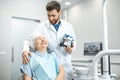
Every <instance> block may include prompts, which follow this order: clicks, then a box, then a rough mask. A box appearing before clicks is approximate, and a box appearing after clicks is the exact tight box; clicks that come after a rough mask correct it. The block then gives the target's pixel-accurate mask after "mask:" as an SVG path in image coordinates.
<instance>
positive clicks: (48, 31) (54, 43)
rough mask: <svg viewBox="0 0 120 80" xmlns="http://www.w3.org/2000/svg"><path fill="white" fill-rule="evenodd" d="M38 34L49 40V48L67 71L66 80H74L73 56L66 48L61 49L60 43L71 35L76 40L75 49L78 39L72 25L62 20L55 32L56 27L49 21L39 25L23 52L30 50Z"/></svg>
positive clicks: (25, 43) (26, 42)
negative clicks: (33, 37) (34, 37)
mask: <svg viewBox="0 0 120 80" xmlns="http://www.w3.org/2000/svg"><path fill="white" fill-rule="evenodd" d="M36 33H41V34H43V35H44V36H45V37H46V38H47V39H48V48H49V49H51V50H52V51H55V52H56V53H57V55H58V56H59V58H60V60H61V62H62V64H63V66H64V69H65V80H72V64H71V55H70V54H69V53H67V52H66V51H65V49H64V47H60V46H59V45H60V43H61V42H62V40H63V36H64V35H65V34H69V35H70V36H72V37H73V38H74V49H75V46H76V38H75V33H74V29H73V27H72V25H71V24H69V23H68V22H66V21H64V20H61V24H60V26H59V29H58V31H56V30H55V28H54V26H53V25H51V24H50V22H49V21H45V22H43V23H41V24H40V25H38V27H37V28H36V29H35V30H34V31H33V33H32V34H31V35H30V36H29V37H28V38H27V39H26V40H25V42H24V44H23V51H25V50H29V46H32V45H31V44H30V43H32V41H31V37H32V35H34V34H36Z"/></svg>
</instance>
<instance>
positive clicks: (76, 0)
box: [49, 0, 83, 9]
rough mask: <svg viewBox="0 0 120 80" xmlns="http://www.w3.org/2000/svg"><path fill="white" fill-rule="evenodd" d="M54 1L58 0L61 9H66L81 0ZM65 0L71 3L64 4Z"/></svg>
mask: <svg viewBox="0 0 120 80" xmlns="http://www.w3.org/2000/svg"><path fill="white" fill-rule="evenodd" d="M49 1H52V0H49ZM56 1H59V2H60V3H61V6H62V9H67V8H69V7H71V6H73V5H75V4H77V3H79V2H81V1H83V0H56ZM65 2H70V3H71V5H65Z"/></svg>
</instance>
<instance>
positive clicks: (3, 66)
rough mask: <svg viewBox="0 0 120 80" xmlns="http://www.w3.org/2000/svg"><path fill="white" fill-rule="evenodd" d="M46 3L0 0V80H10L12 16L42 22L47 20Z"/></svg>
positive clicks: (40, 1) (42, 0)
mask: <svg viewBox="0 0 120 80" xmlns="http://www.w3.org/2000/svg"><path fill="white" fill-rule="evenodd" d="M46 2H47V0H0V80H11V63H12V60H11V54H12V38H11V30H12V29H11V28H12V27H11V26H12V25H11V18H12V16H14V17H21V18H30V19H38V20H40V21H41V22H42V21H44V20H46V19H47V16H46V11H45V4H46ZM23 30H24V29H23ZM21 45H22V44H21Z"/></svg>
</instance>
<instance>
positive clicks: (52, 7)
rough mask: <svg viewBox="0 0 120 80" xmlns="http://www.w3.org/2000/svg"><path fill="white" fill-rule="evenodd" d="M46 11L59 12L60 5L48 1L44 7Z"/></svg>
mask: <svg viewBox="0 0 120 80" xmlns="http://www.w3.org/2000/svg"><path fill="white" fill-rule="evenodd" d="M46 10H47V11H51V10H57V12H59V11H60V10H61V5H60V3H59V2H58V1H50V2H48V3H47V5H46Z"/></svg>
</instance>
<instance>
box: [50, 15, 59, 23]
mask: <svg viewBox="0 0 120 80" xmlns="http://www.w3.org/2000/svg"><path fill="white" fill-rule="evenodd" d="M58 20H59V17H58V18H57V19H54V22H53V21H50V20H49V21H50V23H51V24H53V25H54V24H56V23H57V22H58Z"/></svg>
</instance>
